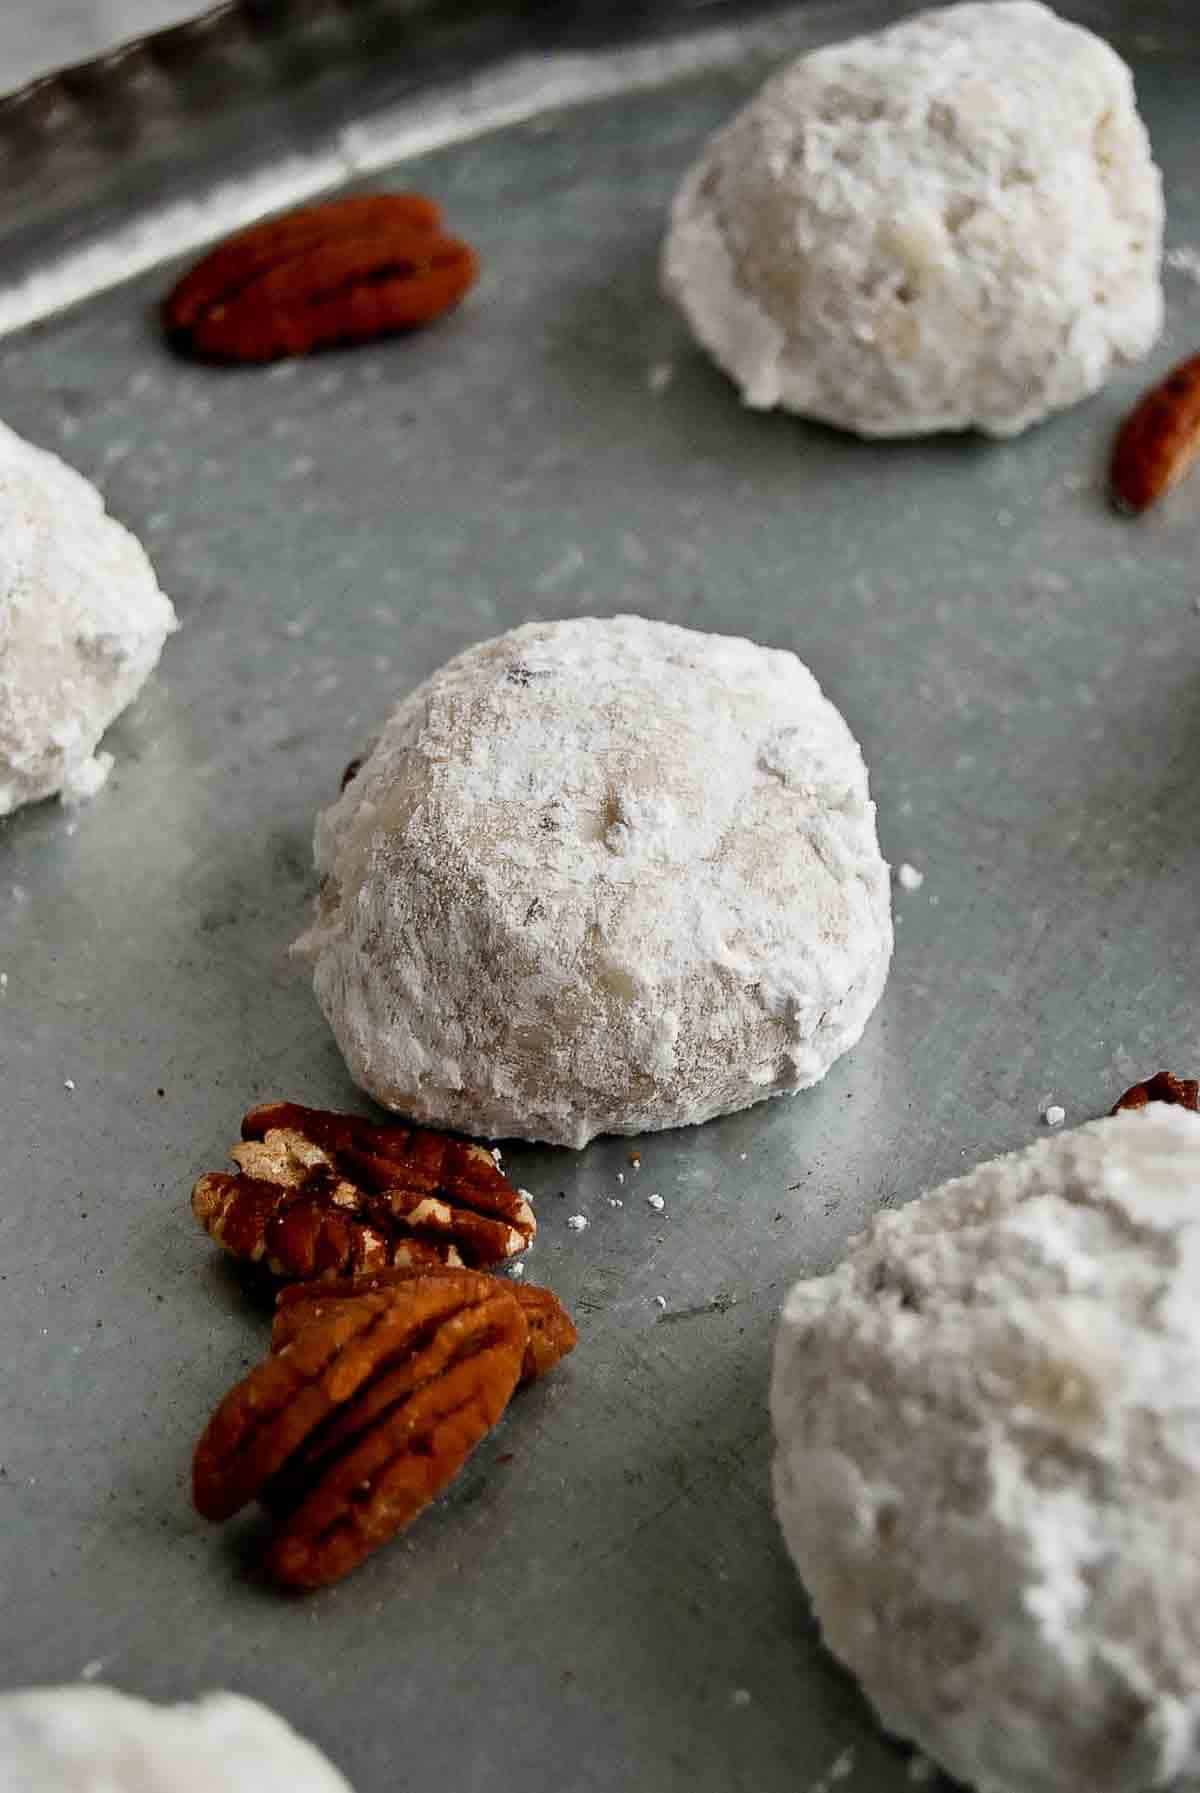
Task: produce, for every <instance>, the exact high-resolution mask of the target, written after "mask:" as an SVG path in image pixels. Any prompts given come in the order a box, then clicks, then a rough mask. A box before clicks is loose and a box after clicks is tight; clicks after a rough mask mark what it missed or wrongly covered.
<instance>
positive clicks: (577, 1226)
mask: <svg viewBox="0 0 1200 1793" xmlns="http://www.w3.org/2000/svg"><path fill="white" fill-rule="evenodd" d="M567 1225H568V1226H569V1227H570V1229H571V1231H572V1232H573V1233H581V1232H582V1231H583V1229H584V1227H585V1226H586V1225H587V1215H586V1214H568V1215H567Z"/></svg>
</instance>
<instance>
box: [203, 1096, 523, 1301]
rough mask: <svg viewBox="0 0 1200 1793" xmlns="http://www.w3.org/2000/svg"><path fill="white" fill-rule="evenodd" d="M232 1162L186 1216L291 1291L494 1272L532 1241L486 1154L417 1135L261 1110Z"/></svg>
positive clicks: (515, 1199) (517, 1199)
mask: <svg viewBox="0 0 1200 1793" xmlns="http://www.w3.org/2000/svg"><path fill="white" fill-rule="evenodd" d="M231 1156H232V1157H233V1159H234V1160H235V1162H236V1163H237V1165H238V1172H237V1174H236V1175H229V1174H226V1173H224V1172H220V1171H218V1172H212V1173H210V1174H208V1175H207V1176H203V1177H201V1178H200V1180H199V1182H198V1183H197V1184H196V1186H195V1188H194V1190H193V1191H192V1209H193V1212H194V1213H195V1215H196V1218H197V1220H199V1222H200V1224H201V1226H203V1227H204V1229H205V1231H206V1232H208V1233H209V1234H210V1235H211V1236H212V1238H214V1239H215V1240H216V1241H217V1243H218V1244H219V1245H221V1246H223V1247H224V1249H225V1250H226V1251H228V1252H229V1253H231V1255H232V1256H234V1257H236V1258H241V1259H244V1260H245V1261H247V1262H250V1263H261V1264H264V1265H265V1266H266V1268H267V1269H268V1270H270V1271H271V1272H272V1274H274V1275H275V1276H279V1277H283V1278H285V1279H287V1280H289V1281H293V1280H294V1281H306V1280H308V1279H310V1278H313V1277H346V1276H355V1275H359V1274H361V1273H362V1272H364V1271H373V1270H383V1269H388V1268H391V1267H393V1266H398V1267H401V1268H408V1269H418V1270H419V1269H425V1268H436V1267H438V1266H440V1265H451V1266H455V1265H468V1266H476V1265H478V1266H486V1265H488V1264H499V1263H502V1262H504V1260H505V1259H507V1258H511V1257H515V1256H516V1255H517V1253H519V1252H522V1251H524V1250H525V1248H526V1246H527V1245H528V1244H529V1243H530V1241H531V1240H532V1238H533V1236H534V1233H535V1232H536V1230H537V1228H536V1223H535V1221H534V1218H533V1212H532V1210H531V1208H530V1207H529V1204H528V1202H526V1201H525V1200H524V1198H523V1197H522V1196H521V1195H519V1194H518V1192H517V1191H516V1190H515V1189H514V1188H513V1186H512V1184H511V1183H510V1182H509V1181H508V1179H507V1177H505V1176H503V1175H502V1174H501V1173H500V1171H499V1170H498V1169H497V1167H496V1164H495V1161H494V1160H493V1158H492V1155H491V1153H490V1152H488V1151H486V1150H485V1149H484V1148H483V1147H482V1146H477V1145H471V1144H469V1143H468V1142H467V1141H465V1140H461V1139H455V1138H453V1137H452V1136H450V1135H448V1134H444V1133H434V1132H431V1131H429V1130H428V1129H427V1128H423V1127H402V1126H379V1125H376V1124H375V1123H374V1122H372V1121H367V1120H363V1119H361V1118H360V1117H359V1116H357V1115H347V1114H333V1113H330V1112H328V1111H327V1110H325V1109H318V1108H302V1107H300V1106H299V1105H298V1104H296V1103H293V1102H268V1103H264V1104H262V1105H261V1106H259V1107H257V1108H252V1109H251V1110H250V1111H249V1113H248V1114H247V1115H246V1116H245V1118H244V1120H243V1121H242V1141H241V1143H240V1144H239V1145H237V1146H235V1147H234V1148H233V1151H232V1153H231Z"/></svg>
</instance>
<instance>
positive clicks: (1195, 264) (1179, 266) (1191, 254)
mask: <svg viewBox="0 0 1200 1793" xmlns="http://www.w3.org/2000/svg"><path fill="white" fill-rule="evenodd" d="M1163 260H1164V261H1165V263H1166V265H1167V267H1168V268H1170V269H1172V270H1173V271H1174V272H1175V273H1176V274H1182V275H1184V277H1185V278H1186V279H1188V280H1192V281H1194V282H1195V283H1196V285H1197V286H1200V249H1196V248H1194V247H1193V246H1192V245H1191V244H1190V243H1181V244H1180V245H1179V247H1178V248H1177V249H1168V250H1167V253H1166V255H1165V256H1164V257H1163Z"/></svg>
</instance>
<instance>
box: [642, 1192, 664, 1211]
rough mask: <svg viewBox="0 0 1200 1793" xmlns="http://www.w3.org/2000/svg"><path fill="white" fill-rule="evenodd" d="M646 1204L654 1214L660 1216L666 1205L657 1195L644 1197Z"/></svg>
mask: <svg viewBox="0 0 1200 1793" xmlns="http://www.w3.org/2000/svg"><path fill="white" fill-rule="evenodd" d="M646 1202H647V1204H648V1206H649V1207H651V1208H653V1209H654V1212H655V1213H656V1214H661V1213H662V1211H663V1209H664V1208H665V1207H666V1205H667V1204H666V1202H665V1201H664V1200H663V1198H662V1196H661V1195H658V1194H655V1195H648V1196H647V1197H646Z"/></svg>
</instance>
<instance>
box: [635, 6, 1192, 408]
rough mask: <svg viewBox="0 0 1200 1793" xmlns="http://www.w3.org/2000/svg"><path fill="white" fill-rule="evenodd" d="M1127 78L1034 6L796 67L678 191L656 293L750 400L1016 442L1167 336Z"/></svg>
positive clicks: (1154, 230)
mask: <svg viewBox="0 0 1200 1793" xmlns="http://www.w3.org/2000/svg"><path fill="white" fill-rule="evenodd" d="M1162 225H1163V203H1162V183H1161V180H1160V177H1159V173H1158V170H1157V168H1156V167H1155V166H1154V163H1153V162H1152V160H1151V157H1150V146H1149V143H1148V140H1147V137H1146V132H1145V129H1144V127H1143V125H1142V122H1141V120H1140V118H1139V117H1138V114H1137V110H1136V105H1135V101H1134V92H1133V81H1132V78H1131V76H1130V73H1129V70H1128V68H1127V67H1126V65H1125V64H1124V62H1122V60H1121V58H1120V57H1119V56H1118V55H1117V54H1116V52H1115V51H1114V50H1112V49H1110V48H1109V47H1108V45H1107V44H1105V43H1103V42H1102V41H1101V40H1100V39H1099V38H1097V37H1095V36H1093V35H1092V33H1091V32H1089V31H1086V30H1083V29H1081V28H1080V27H1079V26H1077V25H1071V24H1068V23H1067V22H1066V21H1065V20H1063V19H1059V18H1057V17H1056V16H1055V14H1054V13H1052V12H1051V11H1050V10H1049V8H1048V7H1045V6H1042V5H1039V4H1037V3H1036V0H983V3H982V4H972V5H964V6H953V7H946V8H944V9H942V10H939V11H933V12H926V13H921V14H918V15H917V17H915V18H913V19H909V20H907V21H906V22H904V23H902V24H898V25H895V26H892V27H891V28H890V29H888V30H886V31H882V32H880V33H879V34H878V35H877V36H873V37H861V38H854V39H852V40H851V41H849V42H846V43H840V44H834V45H831V46H830V47H828V48H826V49H822V50H818V51H816V52H814V53H813V54H811V55H808V56H804V57H801V58H800V60H799V61H797V62H794V63H792V64H791V65H790V67H787V68H785V69H783V70H782V71H781V72H780V73H779V74H777V75H775V76H774V77H773V78H772V79H771V80H769V81H768V82H767V84H766V86H765V87H764V88H763V89H762V90H761V92H760V93H759V94H758V95H757V97H756V98H755V99H754V100H752V101H751V102H750V104H749V105H748V106H746V107H745V108H744V110H743V111H742V112H741V113H739V114H738V115H737V117H735V118H734V119H733V120H732V122H731V123H729V124H727V125H726V126H725V127H724V129H723V130H721V131H719V132H718V133H717V134H716V136H715V137H713V139H712V140H711V141H710V143H709V144H708V146H707V147H706V149H705V150H704V152H703V154H702V156H701V157H700V160H699V161H698V163H697V164H696V166H695V167H694V168H693V169H692V170H691V171H690V173H689V174H688V175H687V177H686V178H685V180H684V182H683V185H682V187H681V188H680V190H679V193H678V194H677V196H676V199H675V203H674V207H673V210H672V214H671V223H670V229H669V233H668V237H667V241H666V245H665V249H664V253H663V269H662V271H663V282H664V286H665V290H666V291H667V293H668V294H669V295H670V296H671V297H673V298H674V299H675V300H676V302H677V303H678V304H679V306H680V307H681V309H682V310H683V312H684V314H685V316H686V317H687V319H688V321H689V323H690V325H691V327H692V330H693V331H694V333H695V335H696V337H697V338H698V340H699V341H700V342H701V343H702V344H703V345H704V347H705V348H707V349H708V350H709V352H710V353H711V354H712V355H713V356H714V357H715V358H716V360H717V361H718V362H719V363H720V365H721V366H722V367H723V368H724V369H725V370H726V372H727V373H729V374H731V375H732V377H733V378H734V380H736V381H737V383H738V385H739V386H740V387H741V389H742V395H743V397H744V398H745V400H746V403H747V404H749V405H753V406H756V407H762V408H769V407H770V406H773V405H782V406H783V407H785V408H786V409H787V410H791V411H799V412H802V413H804V414H805V415H806V416H809V417H817V418H822V419H824V420H825V421H826V422H828V423H834V424H839V425H841V426H842V427H843V428H845V429H849V430H855V431H857V432H858V433H859V434H861V435H864V436H905V435H923V434H926V433H928V432H930V431H933V430H955V429H966V428H970V427H972V426H973V427H975V428H977V429H980V430H984V431H986V432H987V433H988V434H989V435H993V436H1011V435H1015V434H1016V433H1017V432H1018V431H1019V430H1023V429H1026V428H1027V427H1028V426H1029V425H1030V424H1032V423H1036V422H1038V421H1039V420H1040V419H1041V418H1043V417H1045V416H1046V415H1047V414H1048V413H1049V412H1052V411H1057V410H1060V409H1061V408H1062V407H1063V406H1065V405H1071V404H1074V403H1075V402H1076V400H1078V399H1081V398H1084V397H1086V396H1087V395H1088V394H1089V393H1091V392H1095V391H1096V390H1097V388H1098V387H1099V386H1101V385H1102V384H1103V382H1104V381H1105V379H1106V378H1107V377H1108V374H1109V372H1110V370H1111V368H1112V367H1113V365H1114V364H1115V363H1120V362H1123V361H1131V360H1136V359H1137V358H1138V357H1140V356H1142V355H1144V354H1145V353H1146V351H1147V350H1148V349H1149V348H1150V346H1151V345H1152V343H1153V342H1154V340H1155V338H1156V337H1157V336H1158V333H1159V330H1160V328H1161V325H1162V309H1163V307H1162V289H1161V285H1160V280H1159V260H1160V253H1161V245H1162Z"/></svg>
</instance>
